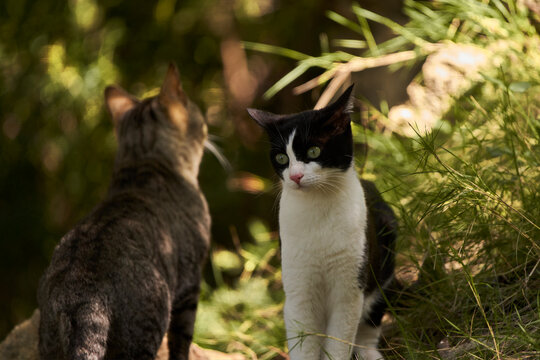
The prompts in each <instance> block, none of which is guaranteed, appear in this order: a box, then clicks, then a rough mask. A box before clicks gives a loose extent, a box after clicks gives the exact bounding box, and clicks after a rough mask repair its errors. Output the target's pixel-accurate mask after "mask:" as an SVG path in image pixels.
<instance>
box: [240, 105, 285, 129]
mask: <svg viewBox="0 0 540 360" xmlns="http://www.w3.org/2000/svg"><path fill="white" fill-rule="evenodd" d="M247 112H248V114H249V116H251V118H252V119H253V120H255V121H256V122H257V124H259V125H260V126H261V127H262V128H264V129H268V128H269V126H270V125H271V124H273V123H275V122H276V121H277V120H279V118H280V116H279V115H276V114H272V113H269V112H266V111H262V110H257V109H247Z"/></svg>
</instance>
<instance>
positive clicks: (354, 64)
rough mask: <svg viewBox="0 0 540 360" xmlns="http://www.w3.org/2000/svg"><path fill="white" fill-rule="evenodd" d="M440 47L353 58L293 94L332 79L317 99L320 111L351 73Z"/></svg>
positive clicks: (310, 81)
mask: <svg viewBox="0 0 540 360" xmlns="http://www.w3.org/2000/svg"><path fill="white" fill-rule="evenodd" d="M440 47H441V44H428V45H426V46H424V47H422V49H421V51H415V50H407V51H401V52H398V53H393V54H388V55H381V56H375V57H369V58H363V57H355V58H353V59H351V60H350V61H348V62H346V63H342V64H339V65H336V66H335V67H334V68H332V69H330V70H328V71H326V72H324V73H323V74H321V75H319V76H317V77H315V78H313V79H311V80H309V81H308V82H306V83H304V84H302V85H299V86H297V87H295V88H294V89H293V93H294V94H295V95H299V94H302V93H304V92H306V91H309V90H311V89H313V88H315V87H317V86H319V85H321V84H322V83H324V82H326V81H328V80H330V79H332V80H331V82H330V84H329V85H328V87H327V88H326V89H325V91H324V92H323V94H322V95H321V97H320V98H319V101H318V102H317V105H315V109H320V108H322V107H324V106H326V105H328V103H329V102H330V100H331V99H332V97H333V96H334V95H335V94H336V92H337V91H338V90H339V88H340V87H341V85H343V83H344V82H345V80H346V79H347V77H348V76H349V75H350V74H351V73H353V72H359V71H362V70H365V69H372V68H377V67H381V66H388V65H392V64H396V63H400V62H405V61H409V60H413V59H416V58H417V57H418V56H423V55H426V54H429V53H432V52H434V51H436V50H438V49H439V48H440Z"/></svg>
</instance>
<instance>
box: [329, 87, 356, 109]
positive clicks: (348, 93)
mask: <svg viewBox="0 0 540 360" xmlns="http://www.w3.org/2000/svg"><path fill="white" fill-rule="evenodd" d="M353 88H354V84H352V85H351V86H349V87H348V88H347V89H346V90H345V91H344V92H343V94H341V96H340V97H339V98H338V99H337V100H336V101H335V102H334V103H333V104H332V105H330V106H329V107H332V108H334V109H335V110H334V111H341V112H343V113H345V114H350V113H352V112H353V108H354V97H353V96H352V91H353Z"/></svg>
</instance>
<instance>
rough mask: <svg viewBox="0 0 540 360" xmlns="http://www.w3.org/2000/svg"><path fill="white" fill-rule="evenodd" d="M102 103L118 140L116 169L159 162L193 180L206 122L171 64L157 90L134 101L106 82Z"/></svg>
mask: <svg viewBox="0 0 540 360" xmlns="http://www.w3.org/2000/svg"><path fill="white" fill-rule="evenodd" d="M105 102H106V104H107V107H108V109H109V112H110V114H111V116H112V119H113V122H114V125H115V131H116V135H117V139H118V152H117V156H116V166H117V168H118V167H123V166H131V165H137V163H140V162H143V161H158V162H160V163H162V164H165V165H166V166H169V167H170V168H172V169H174V170H177V171H179V172H180V174H182V175H183V176H185V177H187V178H189V179H190V180H193V179H195V180H196V178H197V174H198V171H199V165H200V162H201V159H202V155H203V150H204V143H205V141H206V138H207V126H206V122H205V120H204V117H203V115H202V114H201V112H200V110H199V109H198V108H197V106H196V105H195V104H194V103H192V102H191V101H190V100H189V99H188V97H187V95H186V93H185V92H184V91H183V89H182V85H181V83H180V76H179V74H178V69H177V68H176V66H175V65H174V64H172V63H171V64H170V65H169V69H168V71H167V75H166V76H165V80H164V81H163V84H162V86H161V90H160V92H159V95H157V96H154V97H151V98H147V99H144V100H138V99H136V98H135V97H134V96H132V95H130V94H128V93H127V92H126V91H124V90H123V89H121V88H119V87H116V86H109V87H107V88H106V89H105Z"/></svg>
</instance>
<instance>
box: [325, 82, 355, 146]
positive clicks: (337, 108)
mask: <svg viewBox="0 0 540 360" xmlns="http://www.w3.org/2000/svg"><path fill="white" fill-rule="evenodd" d="M353 87H354V84H353V85H351V86H349V87H348V88H347V90H345V92H344V93H343V94H341V96H340V97H339V98H338V99H337V100H336V101H335V102H334V103H333V104H331V105H329V106H327V107H325V108H323V109H321V110H320V111H322V112H324V113H327V114H328V115H327V116H324V117H323V118H324V119H326V120H325V121H324V125H323V126H324V127H325V128H326V131H328V134H329V135H330V136H334V135H338V134H341V133H343V132H344V131H345V130H346V129H347V128H348V127H349V124H350V123H351V117H350V116H349V114H350V113H352V112H353V107H354V97H353V96H352V90H353Z"/></svg>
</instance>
